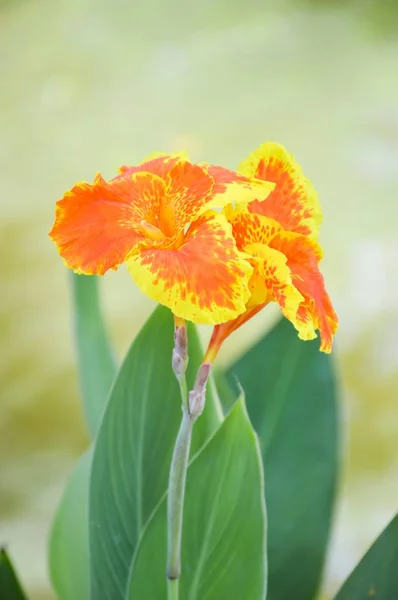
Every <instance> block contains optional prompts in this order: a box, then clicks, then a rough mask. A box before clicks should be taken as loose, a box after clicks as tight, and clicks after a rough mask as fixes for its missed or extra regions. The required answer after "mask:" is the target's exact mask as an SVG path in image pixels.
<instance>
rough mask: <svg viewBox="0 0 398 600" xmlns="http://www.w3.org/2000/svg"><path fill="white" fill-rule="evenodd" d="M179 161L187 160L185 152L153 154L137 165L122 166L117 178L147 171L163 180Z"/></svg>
mask: <svg viewBox="0 0 398 600" xmlns="http://www.w3.org/2000/svg"><path fill="white" fill-rule="evenodd" d="M180 160H185V161H186V160H188V157H187V155H186V153H185V152H176V153H175V154H164V153H162V152H153V153H152V154H151V155H150V156H148V157H147V158H145V159H144V160H143V161H142V162H140V164H138V165H124V166H122V167H120V169H119V173H120V175H119V177H125V176H126V175H132V174H133V173H138V172H139V171H148V172H149V173H153V174H154V175H158V176H159V177H161V178H162V179H165V177H166V175H167V173H169V171H170V169H172V168H173V167H174V165H176V164H177V163H178V162H179V161H180Z"/></svg>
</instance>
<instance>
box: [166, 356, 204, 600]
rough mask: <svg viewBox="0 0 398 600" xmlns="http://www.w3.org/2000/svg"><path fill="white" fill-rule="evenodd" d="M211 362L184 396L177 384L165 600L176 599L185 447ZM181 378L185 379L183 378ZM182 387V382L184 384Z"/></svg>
mask: <svg viewBox="0 0 398 600" xmlns="http://www.w3.org/2000/svg"><path fill="white" fill-rule="evenodd" d="M210 367H211V365H209V364H207V363H204V364H202V365H201V366H200V368H199V371H198V373H197V376H196V381H195V385H194V388H193V390H192V391H191V392H190V393H189V396H188V399H187V398H186V396H185V401H184V393H183V385H181V382H182V378H180V387H181V392H182V395H183V402H182V420H181V425H180V429H179V431H178V435H177V439H176V443H175V446H174V452H173V458H172V460H171V467H170V475H169V486H168V494H167V567H166V575H167V590H168V600H178V599H179V595H178V593H179V592H178V582H179V577H180V575H181V538H182V523H183V515H184V497H185V483H186V477H187V469H188V460H189V450H190V448H191V439H192V429H193V425H194V423H195V421H196V419H197V418H199V417H200V415H201V414H202V411H203V408H204V404H205V398H206V384H207V380H208V378H209V375H210ZM184 381H185V378H184ZM185 389H186V383H185Z"/></svg>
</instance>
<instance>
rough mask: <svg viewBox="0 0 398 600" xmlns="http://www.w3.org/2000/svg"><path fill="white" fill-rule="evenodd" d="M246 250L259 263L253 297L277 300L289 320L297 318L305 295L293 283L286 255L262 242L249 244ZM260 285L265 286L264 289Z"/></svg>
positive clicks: (258, 300) (261, 301)
mask: <svg viewBox="0 0 398 600" xmlns="http://www.w3.org/2000/svg"><path fill="white" fill-rule="evenodd" d="M246 251H247V252H248V253H249V254H251V255H252V256H254V257H255V259H254V260H256V263H257V266H256V267H255V272H256V271H257V273H258V275H257V277H256V280H255V283H256V289H255V290H252V297H253V298H254V299H256V303H258V304H265V303H268V302H270V301H274V302H277V303H278V304H279V306H280V308H281V310H282V312H283V314H284V315H285V317H286V318H287V319H289V321H292V319H295V317H296V315H297V311H298V309H299V306H300V303H301V302H302V301H303V296H302V295H301V293H300V292H299V291H298V290H297V289H296V287H295V285H294V283H293V280H292V276H291V272H290V269H289V267H288V265H287V258H286V256H285V255H284V254H283V253H282V252H279V251H278V250H274V249H273V248H270V247H269V246H266V245H262V244H252V245H250V246H247V247H246ZM260 286H263V289H261V287H260ZM252 304H254V303H253V301H251V302H250V301H249V305H252Z"/></svg>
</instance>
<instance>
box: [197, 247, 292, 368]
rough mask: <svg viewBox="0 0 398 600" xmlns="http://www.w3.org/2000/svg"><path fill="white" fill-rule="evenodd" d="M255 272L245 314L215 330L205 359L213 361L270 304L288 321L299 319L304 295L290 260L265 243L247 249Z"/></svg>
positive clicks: (252, 276)
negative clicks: (297, 316) (279, 309)
mask: <svg viewBox="0 0 398 600" xmlns="http://www.w3.org/2000/svg"><path fill="white" fill-rule="evenodd" d="M247 251H248V255H249V256H250V262H251V264H252V266H253V273H252V275H251V277H250V280H249V289H250V297H249V299H248V301H247V303H246V309H245V312H244V313H242V314H241V315H238V317H236V318H235V319H233V320H232V321H229V322H228V323H222V324H221V325H217V326H216V327H215V328H214V331H213V335H212V337H211V340H210V343H209V346H208V349H207V351H206V355H205V358H204V360H205V361H206V362H213V361H214V360H215V358H216V356H217V354H218V351H219V349H220V347H221V345H222V344H223V342H224V340H225V339H226V338H227V337H228V336H229V335H231V333H233V332H234V331H235V330H236V329H238V328H239V327H241V326H242V325H244V324H245V323H246V322H247V321H248V320H249V319H251V318H252V317H254V316H255V315H256V314H257V313H258V312H259V311H260V310H262V309H263V308H264V306H266V305H267V304H268V303H269V302H277V303H278V304H279V306H280V308H281V310H282V312H283V314H284V315H285V317H286V318H288V319H289V320H292V319H294V318H295V317H296V315H297V311H298V309H299V306H300V303H301V302H302V301H303V296H302V295H301V294H300V293H299V292H298V290H297V289H296V288H295V287H294V285H293V282H292V277H291V273H290V270H289V268H288V266H287V264H286V262H287V259H286V256H284V255H283V254H282V253H281V252H278V251H277V250H273V249H272V248H269V246H266V245H265V244H258V243H254V244H251V245H250V246H248V247H247Z"/></svg>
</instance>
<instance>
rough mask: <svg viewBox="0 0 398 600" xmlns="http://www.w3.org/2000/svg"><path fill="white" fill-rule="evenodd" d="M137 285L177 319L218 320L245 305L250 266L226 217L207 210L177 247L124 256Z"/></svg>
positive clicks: (238, 311)
mask: <svg viewBox="0 0 398 600" xmlns="http://www.w3.org/2000/svg"><path fill="white" fill-rule="evenodd" d="M127 268H128V270H129V272H130V273H131V275H132V277H133V278H134V280H135V281H136V283H137V285H138V286H139V287H140V288H141V289H142V291H143V292H144V293H145V294H147V295H148V296H149V297H150V298H153V299H154V300H156V301H157V302H160V304H164V305H165V306H168V307H169V308H170V309H171V310H172V311H173V313H174V314H175V315H176V316H177V317H180V318H183V319H187V320H189V321H193V322H194V323H207V324H217V323H222V322H224V321H228V320H230V319H234V318H235V317H236V316H237V315H239V314H241V313H243V312H244V310H245V305H246V302H247V300H248V298H249V295H250V291H249V288H248V281H249V278H250V275H251V273H252V267H251V266H250V264H249V262H248V261H247V260H246V259H245V257H244V255H243V254H242V253H240V252H239V251H238V250H237V248H236V244H235V241H234V239H233V236H232V231H231V226H230V225H229V224H228V222H227V221H226V219H225V217H224V216H223V215H221V214H218V213H215V212H210V211H209V212H208V213H206V214H204V215H202V216H201V217H200V218H199V219H198V220H196V221H195V222H194V223H193V224H192V225H191V227H190V228H189V230H188V231H187V233H186V235H185V237H184V240H183V242H182V243H181V244H180V245H179V246H178V247H176V248H174V249H173V248H169V249H148V250H144V251H142V252H140V254H139V255H137V256H134V257H132V258H131V259H129V260H128V261H127Z"/></svg>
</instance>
